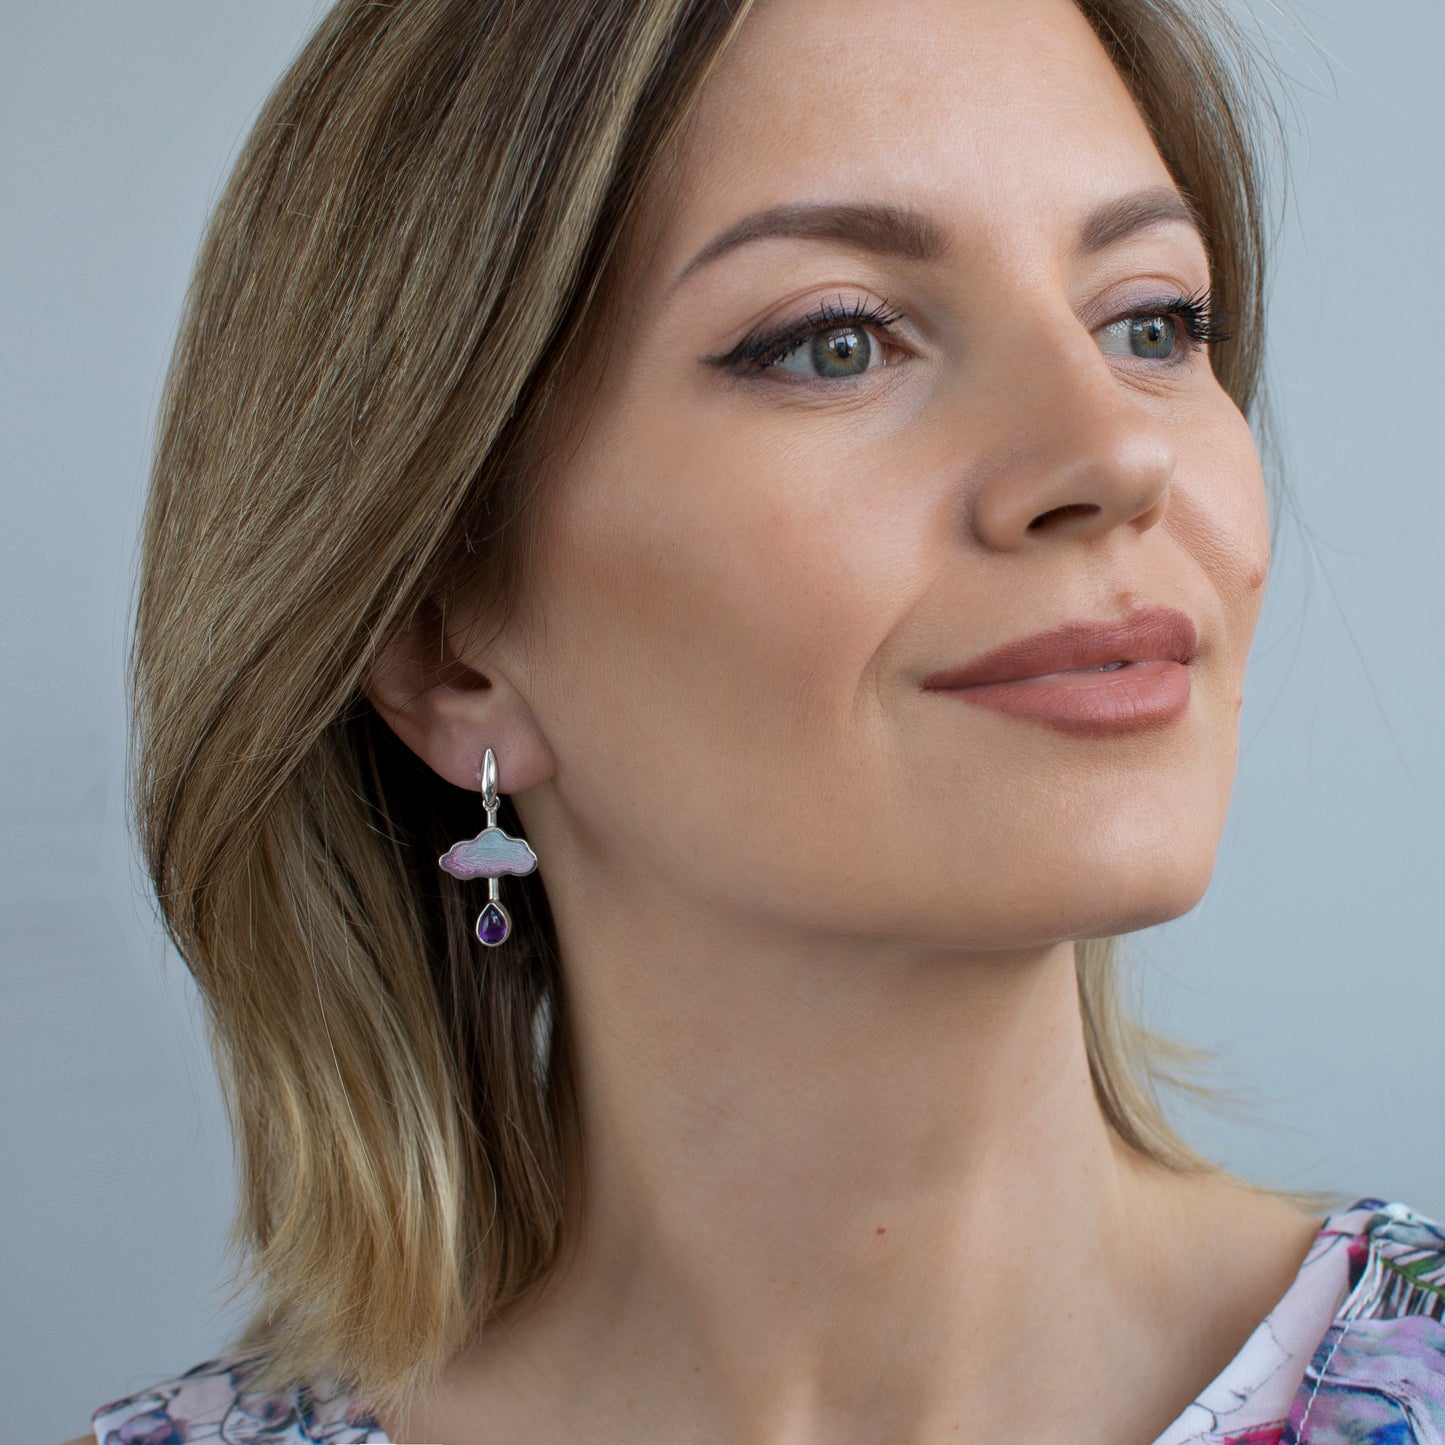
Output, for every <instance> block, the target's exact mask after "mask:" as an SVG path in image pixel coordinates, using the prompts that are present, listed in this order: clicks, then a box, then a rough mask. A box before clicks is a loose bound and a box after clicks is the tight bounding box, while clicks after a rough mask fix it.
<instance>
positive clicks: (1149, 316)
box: [706, 287, 1233, 380]
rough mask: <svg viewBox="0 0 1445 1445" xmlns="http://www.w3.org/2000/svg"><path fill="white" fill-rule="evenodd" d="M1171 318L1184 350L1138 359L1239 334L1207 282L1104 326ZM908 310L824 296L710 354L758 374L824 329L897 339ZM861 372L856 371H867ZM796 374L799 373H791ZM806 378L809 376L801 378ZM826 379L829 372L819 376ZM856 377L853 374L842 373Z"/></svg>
mask: <svg viewBox="0 0 1445 1445" xmlns="http://www.w3.org/2000/svg"><path fill="white" fill-rule="evenodd" d="M1164 318H1168V319H1169V320H1170V321H1172V322H1173V324H1174V326H1175V328H1176V334H1182V336H1183V337H1184V338H1185V340H1186V344H1185V345H1184V346H1183V347H1182V348H1181V350H1180V352H1179V354H1178V355H1170V356H1167V357H1151V356H1142V355H1138V354H1135V355H1134V358H1133V359H1135V360H1140V361H1150V360H1152V361H1156V362H1158V363H1160V364H1161V365H1165V366H1178V365H1181V364H1182V363H1183V362H1185V361H1187V360H1189V359H1190V358H1191V357H1192V356H1193V355H1195V354H1196V353H1197V352H1199V351H1201V350H1204V349H1206V348H1208V347H1211V346H1218V345H1221V344H1222V343H1223V342H1226V341H1230V340H1232V339H1233V333H1232V332H1231V331H1230V330H1229V329H1228V320H1229V318H1228V315H1227V313H1225V312H1223V311H1222V310H1221V309H1220V308H1219V307H1218V306H1217V305H1216V304H1215V301H1214V297H1213V293H1212V291H1211V289H1210V288H1208V287H1204V288H1202V289H1201V290H1199V291H1195V292H1193V293H1192V294H1190V295H1187V296H1185V295H1173V296H1161V297H1157V298H1155V299H1152V300H1149V301H1146V302H1143V303H1142V304H1139V305H1136V306H1133V307H1131V308H1130V309H1129V310H1128V311H1127V312H1125V313H1124V314H1123V315H1121V316H1119V317H1117V318H1115V319H1114V320H1112V321H1109V322H1106V323H1105V324H1104V325H1103V326H1101V327H1099V328H1097V329H1098V331H1111V330H1116V329H1118V328H1119V327H1120V326H1123V325H1124V324H1125V323H1135V322H1140V321H1143V322H1151V321H1158V320H1161V319H1164ZM905 319H906V318H905V316H904V313H903V312H902V311H900V310H898V309H897V308H895V307H893V306H891V305H890V304H888V303H887V302H886V301H885V302H884V303H882V304H875V303H872V302H867V301H860V300H855V301H852V302H850V303H848V304H846V305H844V304H842V303H841V301H840V302H832V301H824V302H823V303H822V304H821V305H819V306H818V307H816V308H815V309H814V310H812V311H810V312H808V313H807V314H806V315H805V316H802V317H799V318H798V319H797V320H796V321H793V322H790V323H788V324H787V325H786V326H783V327H780V328H776V329H774V330H771V331H765V332H758V333H755V334H754V335H752V336H750V337H748V338H747V339H746V340H744V341H742V342H740V343H739V344H738V345H737V346H735V347H734V348H733V349H732V350H731V351H729V352H726V353H725V354H723V355H720V356H713V357H708V358H706V359H707V360H708V361H709V362H710V363H711V364H712V365H714V366H718V367H720V368H722V369H724V370H727V371H730V372H733V373H735V374H738V375H741V376H747V375H750V374H753V375H755V374H758V373H761V372H764V371H766V370H767V369H768V368H770V367H772V366H774V365H776V363H778V362H779V361H782V360H784V359H785V358H786V357H788V356H790V355H791V354H792V353H793V352H795V351H797V350H799V349H800V348H801V347H802V346H803V345H805V344H806V343H807V342H809V341H811V340H812V339H813V338H814V337H815V336H817V335H818V334H819V333H820V332H822V331H827V330H832V329H836V328H839V327H851V328H856V329H858V330H864V329H866V330H869V331H874V332H877V333H878V334H879V335H880V337H881V338H883V339H884V340H887V341H896V339H897V337H896V333H895V331H894V329H893V328H894V327H895V326H896V324H897V323H898V322H899V321H902V320H905ZM864 374H866V373H863V372H858V373H855V374H854V375H856V376H862V375H864ZM790 375H796V374H795V373H790ZM798 379H799V380H806V379H805V378H798ZM819 379H825V378H819ZM838 379H842V380H852V379H853V377H852V376H848V377H842V378H838Z"/></svg>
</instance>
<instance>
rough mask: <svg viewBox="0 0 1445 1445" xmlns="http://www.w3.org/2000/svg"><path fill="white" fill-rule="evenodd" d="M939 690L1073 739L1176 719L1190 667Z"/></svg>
mask: <svg viewBox="0 0 1445 1445" xmlns="http://www.w3.org/2000/svg"><path fill="white" fill-rule="evenodd" d="M940 691H943V692H945V693H946V694H947V695H948V696H949V697H957V698H961V699H962V700H963V701H964V702H970V703H972V704H973V705H974V706H975V707H986V708H991V709H992V710H993V711H994V712H1001V713H1007V714H1008V715H1009V716H1010V717H1021V718H1031V719H1033V721H1035V722H1040V723H1043V724H1044V725H1045V726H1046V727H1051V728H1057V729H1058V730H1059V731H1060V732H1065V733H1071V734H1073V735H1074V736H1075V737H1112V736H1114V735H1115V734H1117V733H1129V732H1148V731H1154V730H1157V729H1159V728H1164V727H1168V726H1169V725H1170V724H1171V723H1175V722H1178V721H1179V719H1180V718H1182V717H1183V716H1184V714H1185V712H1187V711H1188V708H1189V668H1188V666H1187V665H1186V664H1185V663H1182V662H1172V661H1165V662H1131V663H1128V664H1126V665H1125V666H1123V667H1118V668H1115V669H1113V670H1112V671H1110V672H1097V671H1094V672H1053V673H1049V674H1048V675H1047V676H1045V677H1024V678H1019V679H1018V680H1017V681H1016V682H990V683H984V684H983V685H981V686H979V687H955V688H946V689H940Z"/></svg>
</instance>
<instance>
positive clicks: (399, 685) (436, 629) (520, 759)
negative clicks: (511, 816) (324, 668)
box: [365, 605, 556, 793]
mask: <svg viewBox="0 0 1445 1445" xmlns="http://www.w3.org/2000/svg"><path fill="white" fill-rule="evenodd" d="M461 635H465V634H461ZM496 662H497V663H500V662H501V654H500V651H499V652H498V655H497V657H496ZM483 667H485V669H486V670H485V672H483V671H482V668H483ZM365 692H366V695H367V697H368V698H369V699H370V700H371V703H372V706H373V707H375V708H376V710H377V712H378V713H380V714H381V716H382V718H383V719H384V720H385V722H386V724H387V726H388V727H390V728H391V730H392V731H393V732H394V733H395V734H396V735H397V737H399V738H400V739H401V741H402V742H404V743H405V744H406V746H407V747H409V748H410V749H411V750H412V752H414V753H415V754H416V755H417V757H419V758H420V759H421V760H422V761H423V762H424V763H426V765H427V766H428V767H429V768H431V770H432V771H433V772H434V773H436V774H437V775H438V776H439V777H442V778H445V779H446V781H447V782H449V783H452V784H454V785H455V786H456V787H459V788H467V789H471V790H473V791H476V790H478V789H479V788H480V787H481V780H480V773H481V767H482V759H483V758H484V757H485V756H486V751H487V749H488V748H491V750H492V752H493V753H495V754H496V758H497V789H498V791H499V792H502V793H521V792H525V791H526V790H527V789H528V788H530V787H531V786H532V785H533V784H535V783H539V782H541V781H542V780H543V779H544V778H548V777H551V776H552V775H553V773H555V771H556V761H555V759H554V758H553V756H552V751H551V748H550V747H549V746H548V745H547V741H546V739H545V738H544V737H543V736H542V734H541V730H540V729H539V728H538V726H537V722H536V719H535V718H534V717H533V715H532V710H531V708H530V707H529V706H528V704H527V701H526V699H525V698H524V697H523V696H522V694H521V692H520V691H518V689H517V688H516V687H515V686H514V684H513V682H512V680H511V679H510V678H509V677H508V676H507V675H506V674H505V673H504V672H503V671H502V669H501V667H500V666H498V665H493V661H492V659H490V658H472V657H467V658H464V657H461V656H459V655H458V653H457V651H456V649H455V646H454V644H453V641H452V639H451V638H450V637H448V635H447V629H446V627H445V626H444V625H443V622H442V618H441V614H440V611H439V609H438V608H436V607H435V606H434V605H433V606H425V607H423V608H422V610H421V611H420V612H419V613H418V615H417V617H416V619H415V620H414V621H413V622H412V623H411V624H410V625H409V626H408V627H406V628H405V629H404V630H402V631H401V632H399V633H397V634H396V635H395V636H394V637H393V638H392V639H391V641H390V642H388V643H387V644H386V646H385V647H384V648H383V649H382V651H381V653H380V655H379V656H378V657H377V660H376V663H375V665H374V666H373V668H372V671H371V676H370V678H369V680H368V682H367V684H366V688H365Z"/></svg>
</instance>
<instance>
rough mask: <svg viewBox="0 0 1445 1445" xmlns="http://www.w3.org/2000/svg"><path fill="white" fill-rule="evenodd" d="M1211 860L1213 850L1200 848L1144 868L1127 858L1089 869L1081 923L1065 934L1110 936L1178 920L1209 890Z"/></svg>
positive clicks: (1079, 911) (1080, 902)
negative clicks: (1193, 852)
mask: <svg viewBox="0 0 1445 1445" xmlns="http://www.w3.org/2000/svg"><path fill="white" fill-rule="evenodd" d="M1214 862H1215V850H1214V849H1213V848H1210V849H1207V850H1206V849H1203V848H1201V849H1200V850H1199V851H1198V853H1197V855H1194V856H1180V855H1179V854H1178V853H1175V854H1172V855H1170V856H1167V857H1159V856H1155V857H1154V858H1151V859H1149V860H1147V863H1145V864H1144V865H1142V866H1141V864H1140V862H1139V860H1131V862H1130V863H1127V864H1126V863H1123V862H1115V863H1112V864H1104V865H1101V866H1100V867H1099V868H1098V869H1097V870H1091V871H1092V875H1093V876H1092V877H1091V878H1089V879H1088V880H1087V882H1088V884H1089V885H1090V886H1089V889H1088V897H1087V899H1082V898H1081V899H1080V900H1078V905H1077V916H1078V917H1079V921H1080V922H1081V923H1082V925H1083V926H1082V927H1080V928H1077V929H1074V930H1072V931H1070V932H1069V936H1071V937H1073V938H1108V937H1111V936H1113V935H1114V934H1119V933H1134V932H1137V931H1138V930H1139V929H1141V928H1153V927H1154V926H1155V925H1156V924H1160V923H1168V922H1169V920H1170V919H1172V918H1182V917H1183V916H1184V914H1186V913H1188V912H1189V911H1190V910H1191V909H1192V908H1195V907H1197V906H1198V904H1199V902H1200V901H1201V900H1202V899H1203V897H1204V895H1205V893H1206V892H1207V891H1208V888H1209V883H1210V880H1211V879H1212V878H1213V876H1214Z"/></svg>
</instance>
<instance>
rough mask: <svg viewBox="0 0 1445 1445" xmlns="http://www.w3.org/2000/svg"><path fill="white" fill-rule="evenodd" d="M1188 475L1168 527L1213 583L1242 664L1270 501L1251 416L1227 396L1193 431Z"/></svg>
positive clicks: (1265, 548) (1256, 608)
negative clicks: (1224, 403)
mask: <svg viewBox="0 0 1445 1445" xmlns="http://www.w3.org/2000/svg"><path fill="white" fill-rule="evenodd" d="M1190 441H1191V446H1190V449H1191V451H1192V452H1193V454H1194V455H1193V456H1192V457H1191V459H1190V464H1189V466H1188V468H1187V474H1188V476H1189V477H1190V479H1191V480H1190V483H1189V485H1188V486H1187V487H1181V488H1180V489H1178V490H1177V492H1176V496H1175V501H1174V506H1173V507H1172V508H1171V512H1172V521H1173V525H1174V529H1175V531H1176V533H1177V534H1178V536H1179V537H1180V539H1181V541H1182V542H1183V544H1184V546H1185V547H1186V549H1187V550H1188V551H1189V552H1190V554H1191V555H1192V556H1193V557H1194V558H1195V560H1196V561H1197V562H1198V564H1199V566H1200V567H1201V569H1202V570H1203V572H1204V574H1205V576H1206V577H1207V578H1208V580H1209V581H1210V582H1211V583H1212V585H1213V588H1214V591H1215V594H1216V596H1217V597H1218V600H1219V603H1220V606H1221V610H1222V621H1223V624H1224V625H1223V635H1222V636H1221V637H1219V638H1218V639H1217V640H1216V646H1217V647H1219V648H1220V649H1221V650H1225V651H1227V652H1228V653H1230V654H1231V655H1232V656H1233V657H1234V659H1235V660H1236V661H1237V662H1238V664H1239V666H1240V668H1241V670H1242V668H1243V664H1244V658H1245V655H1246V654H1247V653H1248V651H1249V645H1250V642H1251V640H1252V639H1253V636H1254V629H1255V624H1256V623H1257V622H1258V620H1259V612H1260V607H1261V605H1262V604H1263V602H1264V592H1265V584H1266V582H1267V580H1268V576H1269V563H1270V541H1269V528H1270V524H1269V508H1268V503H1267V498H1266V493H1265V485H1264V475H1263V472H1262V470H1261V467H1260V461H1259V453H1258V451H1257V449H1256V447H1255V443H1254V438H1253V436H1252V434H1251V432H1250V430H1249V424H1248V423H1247V422H1246V421H1245V419H1244V418H1243V417H1242V416H1241V415H1240V413H1239V411H1238V410H1237V409H1236V408H1235V407H1234V406H1233V404H1232V403H1230V404H1229V405H1228V406H1227V408H1224V407H1221V409H1220V412H1219V414H1217V415H1216V416H1215V417H1214V418H1212V419H1211V422H1210V424H1209V425H1206V426H1201V427H1198V428H1196V429H1195V430H1194V431H1193V433H1192V435H1191V439H1190Z"/></svg>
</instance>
